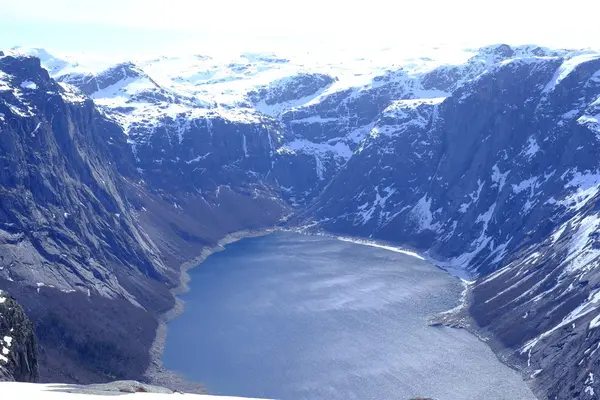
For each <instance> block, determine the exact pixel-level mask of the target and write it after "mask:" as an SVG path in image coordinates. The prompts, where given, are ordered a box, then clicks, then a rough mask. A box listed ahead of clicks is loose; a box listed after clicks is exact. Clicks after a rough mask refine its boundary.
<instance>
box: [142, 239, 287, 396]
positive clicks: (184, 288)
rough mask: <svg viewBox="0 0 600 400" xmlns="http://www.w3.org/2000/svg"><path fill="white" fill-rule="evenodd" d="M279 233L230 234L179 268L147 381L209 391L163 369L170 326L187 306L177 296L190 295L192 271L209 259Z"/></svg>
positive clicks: (153, 348) (190, 390) (160, 319)
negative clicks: (230, 247)
mask: <svg viewBox="0 0 600 400" xmlns="http://www.w3.org/2000/svg"><path fill="white" fill-rule="evenodd" d="M278 230H280V229H278V228H265V229H258V230H242V231H236V232H232V233H229V234H227V235H225V236H224V237H223V238H222V239H221V240H219V241H218V242H217V244H215V245H214V246H213V247H205V248H203V249H202V251H201V252H200V255H199V256H197V257H194V258H193V259H191V260H189V261H186V262H184V263H182V264H181V265H180V266H179V284H178V285H177V286H175V287H174V288H173V289H171V294H172V295H173V298H174V299H175V304H174V305H173V307H172V308H171V309H169V310H168V311H166V312H165V313H163V314H161V315H160V316H159V317H158V327H157V328H156V333H155V336H154V341H153V342H152V346H151V347H150V349H149V353H150V364H149V365H148V368H147V369H146V372H145V373H144V375H143V377H144V379H145V380H146V381H147V382H148V383H150V384H152V385H157V386H163V387H168V388H170V389H174V390H179V391H182V392H186V393H200V394H205V393H206V388H205V387H204V386H203V385H202V384H201V383H197V382H192V381H188V380H186V379H185V378H183V377H182V376H181V375H179V374H177V373H176V372H174V371H171V370H169V369H167V368H165V367H164V366H163V363H162V355H163V352H164V347H165V343H166V339H167V325H168V323H169V322H170V321H172V320H174V319H175V318H177V317H178V316H180V315H181V313H183V311H184V307H185V302H184V301H183V300H181V299H180V298H179V297H178V296H181V295H182V294H185V293H187V292H188V291H189V290H190V287H189V282H190V280H191V277H190V274H189V271H190V270H191V269H192V268H195V267H198V266H200V265H201V264H202V263H203V262H204V261H205V260H206V259H207V258H208V257H209V256H211V255H212V254H215V253H218V252H220V251H223V250H225V246H227V245H228V244H231V243H235V242H237V241H239V240H242V239H247V238H252V237H259V236H265V235H269V234H271V233H273V232H276V231H278Z"/></svg>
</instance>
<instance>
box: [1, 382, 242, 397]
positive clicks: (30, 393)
mask: <svg viewBox="0 0 600 400" xmlns="http://www.w3.org/2000/svg"><path fill="white" fill-rule="evenodd" d="M68 388H69V386H68V385H61V384H38V383H20V382H0V399H36V400H77V399H82V396H85V399H86V400H88V399H89V400H93V399H97V400H100V399H102V400H106V398H107V397H106V396H107V395H111V394H114V393H109V392H106V393H105V394H85V395H82V394H81V393H65V392H60V391H59V390H65V389H68ZM122 395H123V396H126V397H125V398H126V399H132V398H133V397H135V398H136V399H143V400H170V399H181V398H185V399H189V400H209V399H212V400H235V399H242V398H241V397H222V396H209V395H199V394H180V393H174V394H165V393H123V394H122ZM119 398H122V397H119Z"/></svg>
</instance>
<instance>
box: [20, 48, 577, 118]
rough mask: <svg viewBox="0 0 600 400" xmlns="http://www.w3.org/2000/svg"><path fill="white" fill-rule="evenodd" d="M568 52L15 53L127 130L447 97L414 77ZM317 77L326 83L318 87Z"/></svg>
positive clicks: (512, 50) (496, 50)
mask: <svg viewBox="0 0 600 400" xmlns="http://www.w3.org/2000/svg"><path fill="white" fill-rule="evenodd" d="M565 53H566V51H552V50H549V49H545V48H540V47H536V46H521V47H508V46H503V45H497V46H489V47H486V48H483V49H468V50H464V49H446V48H430V49H421V52H420V53H419V56H415V55H413V54H406V53H402V52H396V51H393V50H390V49H386V50H382V51H378V52H374V53H373V54H369V55H368V56H365V55H359V56H356V55H351V54H335V55H332V56H331V57H329V58H327V57H325V58H322V55H314V54H310V53H309V54H291V55H281V56H279V55H276V54H271V53H268V54H267V53H265V54H239V55H231V56H229V57H223V56H221V57H213V56H210V55H204V54H202V55H197V54H196V55H183V56H168V57H167V56H163V57H159V58H155V59H151V60H122V61H121V62H114V64H112V65H110V64H108V65H107V61H106V60H101V61H98V59H92V60H90V57H89V56H88V57H82V60H78V59H77V58H75V57H73V56H55V55H53V54H51V53H50V52H48V51H46V50H44V49H35V48H34V49H29V48H16V49H13V50H12V51H10V52H9V53H8V54H9V55H10V54H29V55H33V56H36V57H39V58H40V60H41V62H42V65H43V66H44V67H45V68H46V69H48V71H49V72H50V74H51V75H52V76H53V77H54V78H56V79H57V80H60V81H63V82H66V83H72V84H76V86H79V87H84V88H85V90H84V91H85V92H86V93H87V94H89V95H90V96H91V97H92V98H93V99H94V100H95V102H96V103H97V104H98V105H101V106H103V107H105V108H107V109H109V110H111V111H113V112H115V113H117V114H119V115H120V116H121V118H118V120H119V121H120V122H122V124H123V125H125V126H127V125H129V124H131V123H143V122H146V123H147V122H149V121H148V120H158V119H160V118H162V117H163V116H165V115H172V114H173V112H174V111H173V109H172V106H174V105H176V106H177V107H176V108H177V110H178V112H180V113H185V112H189V111H190V110H191V109H197V108H209V109H216V110H219V111H218V113H219V114H221V115H223V116H224V117H225V118H227V117H228V115H229V114H228V112H227V110H230V109H232V108H246V109H247V112H246V113H245V114H246V115H251V114H253V113H266V114H270V115H276V114H280V113H282V112H284V111H286V110H289V109H293V108H298V107H302V106H305V105H311V104H315V103H318V102H320V101H322V100H324V99H325V98H327V97H328V96H330V95H332V94H335V93H339V92H341V91H344V90H348V89H351V88H360V89H361V90H365V89H369V88H376V87H379V86H381V85H384V84H389V83H390V80H392V81H394V80H395V81H397V83H398V84H400V85H402V86H406V88H407V90H412V92H413V93H412V94H411V96H410V97H411V98H416V99H418V98H423V97H425V98H429V97H440V95H442V96H443V92H441V91H438V92H437V93H436V94H437V95H436V94H434V93H420V92H419V91H422V87H418V86H420V84H416V86H415V79H418V78H419V77H421V76H423V75H425V74H427V73H429V72H431V71H433V70H435V69H438V68H441V67H456V66H468V65H471V67H473V66H475V67H477V68H476V69H480V68H486V67H487V66H489V65H492V64H494V63H498V62H500V61H504V60H506V59H507V58H513V57H544V56H549V55H552V56H556V55H562V54H565ZM86 58H87V60H86ZM109 62H110V61H109ZM393 71H398V72H399V73H398V72H393ZM307 77H312V78H313V82H312V84H314V85H316V86H315V88H313V87H307V86H306V85H307V84H308V83H306V84H305V85H303V82H302V81H300V80H299V79H305V80H306V78H307ZM317 78H318V79H320V80H321V81H320V82H314V80H315V79H317ZM103 83H104V84H103ZM107 83H109V84H107ZM309 86H310V85H309ZM290 88H291V89H290ZM413 88H414V89H413ZM286 89H289V90H288V92H290V91H291V92H292V94H294V93H293V92H296V94H297V97H296V98H289V93H288V97H286V96H280V97H282V99H283V100H285V101H277V96H272V95H271V94H272V93H273V92H278V91H279V92H281V91H284V90H286ZM292 89H293V90H292ZM313 89H316V90H313ZM257 93H262V96H259V97H263V99H257V98H256V94H257ZM252 94H254V99H255V100H259V101H258V103H256V102H253V101H252V98H253V96H252ZM292 97H293V96H292ZM261 100H262V101H261ZM265 100H266V101H265ZM124 108H131V109H129V110H124ZM142 116H145V118H142ZM234 119H238V118H234Z"/></svg>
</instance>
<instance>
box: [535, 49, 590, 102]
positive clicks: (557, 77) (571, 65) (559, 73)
mask: <svg viewBox="0 0 600 400" xmlns="http://www.w3.org/2000/svg"><path fill="white" fill-rule="evenodd" d="M598 58H600V55H598V54H593V53H592V54H581V55H577V56H575V57H571V58H569V59H567V60H565V61H564V62H563V63H562V65H561V66H560V67H559V68H558V69H557V70H556V72H555V73H554V76H553V77H552V79H551V80H550V82H548V84H547V85H546V87H545V88H544V90H543V92H542V93H549V92H552V91H553V90H554V89H555V88H556V86H558V84H560V82H562V80H563V79H565V78H566V77H567V76H569V74H571V72H573V71H574V70H575V68H577V66H579V65H580V64H583V63H584V62H588V61H592V60H596V59H598Z"/></svg>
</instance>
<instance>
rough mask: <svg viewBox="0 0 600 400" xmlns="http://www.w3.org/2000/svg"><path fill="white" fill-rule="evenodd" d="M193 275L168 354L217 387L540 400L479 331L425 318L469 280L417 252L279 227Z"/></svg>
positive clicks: (248, 392) (296, 395)
mask: <svg viewBox="0 0 600 400" xmlns="http://www.w3.org/2000/svg"><path fill="white" fill-rule="evenodd" d="M191 277H192V280H191V283H190V288H191V290H190V292H189V293H187V294H186V295H185V296H183V299H184V300H185V302H186V306H185V312H184V313H183V315H182V316H181V317H179V318H178V319H176V320H174V321H173V322H171V323H170V324H169V327H168V328H169V331H168V335H167V341H166V345H165V353H164V357H163V360H164V363H165V366H166V367H167V368H170V369H173V370H175V371H178V372H181V373H182V374H183V375H184V376H185V377H186V378H188V379H190V380H195V381H199V382H202V383H204V384H205V385H206V387H207V389H208V391H209V392H211V393H214V394H223V395H237V396H248V397H267V398H279V399H284V400H296V399H330V400H335V399H340V400H342V399H344V400H349V399H360V400H365V399H403V398H407V399H408V398H410V397H414V396H429V397H434V398H436V399H439V400H445V399H448V400H461V399H465V400H477V399H482V400H483V399H485V400H516V399H518V400H526V399H534V397H533V395H532V394H531V392H530V391H529V389H528V388H527V386H526V385H525V383H524V382H523V381H522V380H521V378H520V376H519V374H518V373H517V372H515V371H513V370H511V369H510V368H508V367H506V366H505V365H503V364H501V363H500V362H499V361H498V360H497V359H496V357H495V355H494V354H493V353H492V352H491V350H490V349H489V348H488V347H487V346H486V345H485V344H483V343H481V342H480V341H478V340H477V339H476V338H475V337H474V336H472V335H470V334H469V333H467V332H465V331H462V330H456V329H450V328H439V327H437V328H434V327H429V326H427V319H428V317H430V316H431V315H433V314H436V313H438V312H441V311H445V310H448V309H450V308H453V307H455V306H456V305H457V303H458V301H459V298H460V295H461V292H462V289H463V288H462V285H461V284H460V282H459V280H458V279H456V278H454V277H451V276H450V275H448V274H446V273H445V272H443V271H441V270H439V269H438V268H435V267H433V266H432V265H430V264H428V263H427V262H425V261H422V260H419V259H417V258H414V257H411V256H409V255H405V254H402V253H398V252H393V251H389V250H386V249H382V248H375V247H369V246H363V245H361V244H356V243H351V242H345V241H340V240H336V239H333V238H328V237H320V236H304V235H299V234H295V233H282V232H278V233H274V234H271V235H268V236H263V237H257V238H251V239H245V240H242V241H239V242H237V243H234V244H231V245H229V246H227V249H226V250H225V251H223V252H219V253H216V254H213V255H211V256H210V257H209V258H208V259H207V260H206V261H205V262H204V263H203V264H202V265H201V266H200V267H199V268H196V269H194V270H192V271H191Z"/></svg>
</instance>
